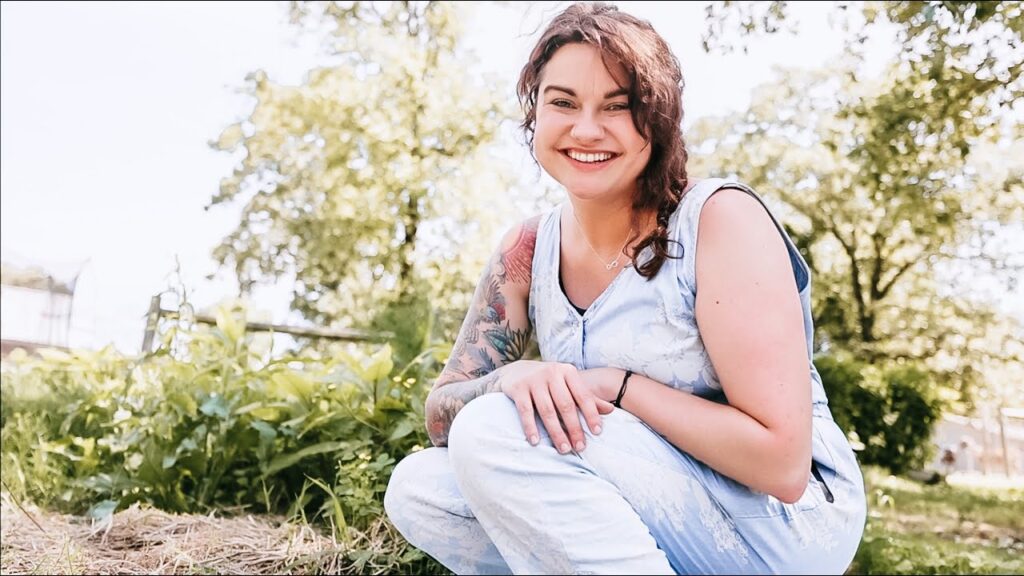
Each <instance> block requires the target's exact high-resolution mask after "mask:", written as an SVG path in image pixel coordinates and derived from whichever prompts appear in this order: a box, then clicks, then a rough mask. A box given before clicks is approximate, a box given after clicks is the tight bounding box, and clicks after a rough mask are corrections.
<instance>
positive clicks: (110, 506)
mask: <svg viewBox="0 0 1024 576" xmlns="http://www.w3.org/2000/svg"><path fill="white" fill-rule="evenodd" d="M117 504H118V501H117V500H101V501H99V502H97V503H96V504H94V505H93V506H92V507H91V508H89V511H88V512H87V514H88V516H89V517H90V518H95V519H97V520H105V519H108V518H110V517H111V516H112V515H113V514H114V510H117Z"/></svg>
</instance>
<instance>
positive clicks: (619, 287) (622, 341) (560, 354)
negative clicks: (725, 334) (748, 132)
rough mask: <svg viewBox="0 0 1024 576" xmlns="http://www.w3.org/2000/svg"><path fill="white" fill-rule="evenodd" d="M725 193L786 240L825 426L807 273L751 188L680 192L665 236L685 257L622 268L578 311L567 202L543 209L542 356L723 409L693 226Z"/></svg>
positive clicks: (537, 283) (532, 308)
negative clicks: (744, 202) (621, 372)
mask: <svg viewBox="0 0 1024 576" xmlns="http://www.w3.org/2000/svg"><path fill="white" fill-rule="evenodd" d="M721 188H737V189H739V190H742V191H744V192H746V193H748V194H750V195H751V196H753V197H754V198H756V199H757V200H758V201H759V202H760V203H761V205H762V206H764V208H765V210H766V211H768V214H769V216H771V218H772V221H773V222H775V225H776V227H777V228H778V230H779V233H780V234H781V235H782V238H783V240H784V241H785V244H786V248H787V250H788V252H789V259H790V262H791V264H792V267H793V274H794V277H795V279H796V286H797V288H798V289H799V294H800V304H801V307H802V309H803V319H804V334H805V336H806V341H807V366H808V370H809V372H810V375H811V388H812V401H813V404H814V406H813V413H814V415H815V416H821V417H825V418H827V419H828V420H829V421H831V420H832V415H831V412H830V411H829V409H828V401H827V399H826V397H825V390H824V388H823V387H822V384H821V377H820V376H819V375H818V372H817V370H816V369H815V367H814V363H813V362H812V355H813V344H812V340H813V325H812V319H811V300H810V293H811V277H810V270H809V268H808V266H807V264H806V262H805V261H804V259H803V257H802V256H801V255H800V253H799V252H798V251H797V249H796V246H794V245H793V242H792V240H790V238H789V236H788V235H787V234H786V232H785V230H784V229H783V228H782V226H781V225H779V222H778V220H777V219H776V218H775V216H774V215H773V214H772V213H771V210H769V209H768V207H767V206H766V205H765V204H764V201H763V200H762V199H761V198H760V197H759V196H758V195H757V194H756V193H755V192H754V191H753V190H751V189H750V188H749V187H747V186H745V185H743V184H741V183H739V182H734V181H731V180H724V179H719V178H710V179H706V180H702V181H701V182H699V183H698V184H696V185H695V186H694V187H693V188H692V189H691V190H690V191H689V192H687V193H686V194H684V195H683V199H682V200H681V201H680V203H679V206H678V207H677V208H676V210H675V212H674V213H673V214H672V216H671V217H670V219H669V239H670V240H674V241H676V242H678V243H679V244H678V245H677V244H675V243H673V242H671V241H670V242H669V252H670V254H673V255H676V256H678V255H679V254H678V253H679V252H680V251H681V252H682V257H681V258H667V259H666V260H665V262H664V264H663V265H662V267H661V270H659V272H658V274H657V275H655V277H654V278H653V279H651V280H649V281H648V280H647V279H646V278H644V277H643V276H640V274H639V273H637V271H636V268H635V267H634V266H633V265H628V266H625V267H623V268H622V269H621V270H620V271H619V274H618V275H617V276H616V277H615V279H614V280H612V282H611V283H610V284H609V285H608V287H607V288H606V289H605V290H604V292H602V293H601V294H600V295H599V296H598V297H597V299H596V300H594V302H593V303H592V304H591V305H590V306H589V307H588V308H587V310H586V311H585V312H584V313H583V314H582V315H581V314H580V313H579V312H578V311H577V309H576V308H575V307H574V306H573V305H572V303H571V302H570V301H569V299H568V298H567V297H566V295H565V293H564V292H563V291H562V289H561V286H560V283H559V278H560V270H559V268H560V246H561V224H560V218H559V214H560V213H561V210H562V208H563V206H564V204H563V205H559V206H558V207H556V208H555V209H553V210H551V211H549V212H547V213H545V214H544V215H543V216H542V217H541V220H540V223H539V225H538V229H537V244H536V248H535V250H534V256H533V268H532V270H533V279H532V282H531V285H530V300H529V307H528V310H529V318H530V322H531V324H532V325H533V327H534V330H535V333H536V338H537V342H538V344H539V347H540V353H541V357H542V359H543V360H545V361H554V362H564V363H567V364H572V365H574V366H576V368H577V369H580V370H584V369H589V368H599V367H614V368H621V369H629V370H632V371H633V372H635V373H637V374H642V375H644V376H647V377H649V378H651V379H653V380H655V381H657V382H662V383H664V384H666V385H668V386H671V387H673V388H676V389H678V390H682V391H684V392H689V393H691V394H696V395H697V396H701V397H703V398H707V399H709V400H712V401H715V402H720V403H727V400H726V398H725V395H724V393H723V391H722V385H721V383H720V382H719V379H718V375H717V374H716V373H715V369H714V367H713V366H712V364H711V360H710V358H709V357H708V354H707V351H706V350H705V348H704V343H703V341H702V340H701V335H700V331H699V330H698V328H697V318H696V298H697V288H698V287H697V274H696V262H695V256H696V245H697V226H698V224H699V219H700V214H701V210H702V209H703V207H704V204H705V203H706V202H707V200H708V198H710V197H711V195H712V194H713V193H714V192H716V191H717V190H719V189H721ZM680 245H681V248H680ZM649 257H650V249H649V248H648V249H647V250H646V251H645V252H643V253H642V254H641V255H640V259H641V261H645V260H646V259H647V258H649ZM752 321H755V322H756V319H754V320H752ZM815 420H817V419H815ZM833 425H834V424H833ZM841 437H842V436H840V438H841ZM843 440H845V438H843ZM846 449H847V450H849V448H848V446H847V447H846Z"/></svg>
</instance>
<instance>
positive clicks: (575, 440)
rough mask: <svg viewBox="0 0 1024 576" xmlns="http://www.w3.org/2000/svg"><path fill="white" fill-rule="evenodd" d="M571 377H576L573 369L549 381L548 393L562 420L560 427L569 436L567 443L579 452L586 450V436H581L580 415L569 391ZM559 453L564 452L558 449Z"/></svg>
mask: <svg viewBox="0 0 1024 576" xmlns="http://www.w3.org/2000/svg"><path fill="white" fill-rule="evenodd" d="M572 376H577V375H576V369H575V368H570V369H568V370H565V371H564V372H563V373H562V374H559V375H557V376H556V377H555V378H553V379H552V380H550V381H549V384H548V391H549V392H550V393H551V401H552V402H553V403H554V405H555V410H557V411H558V416H559V417H560V418H561V420H562V426H563V427H564V428H565V431H566V432H567V433H568V435H569V443H570V444H571V445H572V447H573V448H575V449H576V451H577V452H579V451H582V450H583V449H584V448H586V447H587V444H586V436H584V434H583V427H582V426H580V415H579V411H578V409H577V404H576V399H575V398H574V397H573V394H572V393H571V392H570V391H569V383H568V380H569V378H571V377H572ZM580 408H582V406H580ZM559 452H564V450H561V449H559Z"/></svg>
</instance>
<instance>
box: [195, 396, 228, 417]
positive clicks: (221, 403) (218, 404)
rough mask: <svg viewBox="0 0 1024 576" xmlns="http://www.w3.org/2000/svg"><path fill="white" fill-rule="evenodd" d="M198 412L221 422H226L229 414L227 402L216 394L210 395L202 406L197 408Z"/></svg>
mask: <svg viewBox="0 0 1024 576" xmlns="http://www.w3.org/2000/svg"><path fill="white" fill-rule="evenodd" d="M199 411H200V412H202V413H203V414H206V415H207V416H216V417H218V418H220V419H221V420H226V419H227V417H228V415H229V414H230V411H229V409H228V403H227V400H225V399H224V397H223V396H221V395H220V394H217V393H214V394H210V396H209V397H208V398H207V399H206V400H205V401H204V402H203V405H202V406H200V407H199Z"/></svg>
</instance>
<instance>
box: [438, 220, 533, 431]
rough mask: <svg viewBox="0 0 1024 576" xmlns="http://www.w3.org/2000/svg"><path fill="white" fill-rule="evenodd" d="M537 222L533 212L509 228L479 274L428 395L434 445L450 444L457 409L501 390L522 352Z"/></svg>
mask: <svg viewBox="0 0 1024 576" xmlns="http://www.w3.org/2000/svg"><path fill="white" fill-rule="evenodd" d="M538 223H539V217H535V218H532V219H530V220H527V221H526V222H523V223H522V224H520V225H518V226H516V227H514V228H513V229H512V230H510V231H509V232H508V233H507V234H506V235H505V237H504V238H503V239H502V241H501V246H500V247H499V249H498V251H497V252H496V253H495V254H494V256H492V258H491V260H490V262H489V263H488V265H487V268H486V269H485V270H484V273H483V276H482V277H481V278H480V282H479V284H478V285H477V288H476V292H475V293H474V295H473V301H472V303H471V304H470V308H469V312H468V313H467V314H466V319H465V320H464V321H463V323H462V328H461V330H460V331H459V336H458V338H457V339H456V341H455V346H454V348H453V349H452V353H451V356H450V357H449V358H448V362H447V363H446V364H445V367H444V370H442V371H441V374H440V375H439V376H438V378H437V381H436V382H435V383H434V387H433V389H431V391H430V394H429V395H428V396H427V403H426V418H427V433H428V434H429V436H430V440H431V442H433V443H434V445H435V446H447V445H448V430H449V429H450V428H451V425H452V421H453V420H454V419H455V415H456V414H458V412H459V410H461V409H462V407H463V406H465V405H466V403H468V402H469V401H470V400H472V399H474V398H476V397H477V396H480V395H482V394H488V393H490V392H499V391H500V390H501V376H502V374H503V368H504V366H506V365H507V364H509V363H511V362H514V361H516V360H519V359H520V358H522V356H523V353H524V351H525V348H526V344H527V342H528V341H529V339H530V330H531V328H530V322H529V317H528V315H527V311H526V306H527V300H528V298H529V290H530V270H531V266H532V263H533V251H534V246H535V244H536V242H537V225H538Z"/></svg>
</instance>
